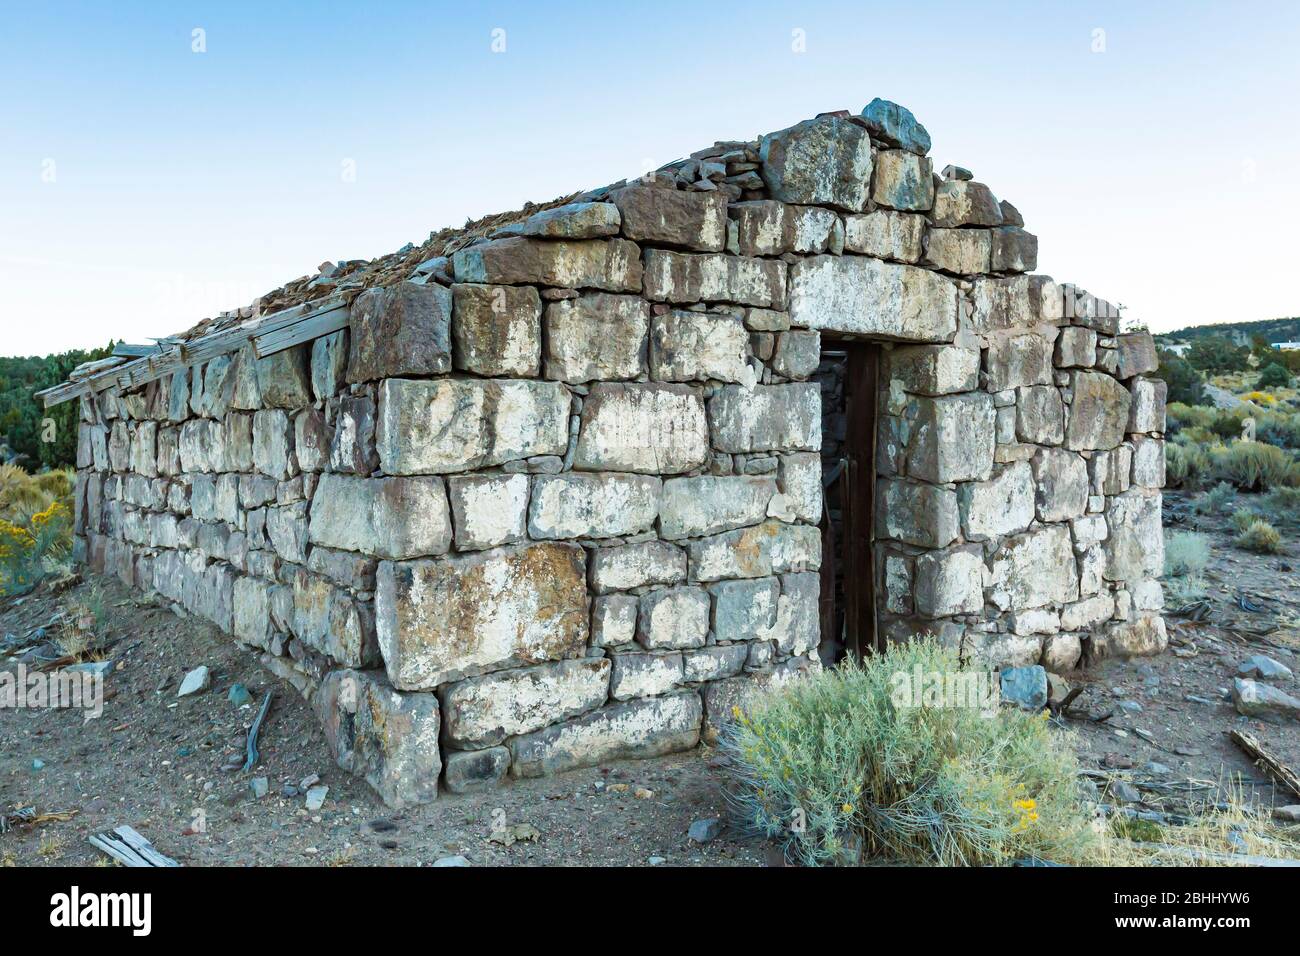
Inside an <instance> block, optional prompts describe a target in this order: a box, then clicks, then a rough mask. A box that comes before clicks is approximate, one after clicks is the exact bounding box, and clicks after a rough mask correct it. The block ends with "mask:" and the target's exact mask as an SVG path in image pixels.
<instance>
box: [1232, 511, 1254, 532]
mask: <svg viewBox="0 0 1300 956" xmlns="http://www.w3.org/2000/svg"><path fill="white" fill-rule="evenodd" d="M1257 518H1259V515H1257V514H1255V512H1253V511H1251V510H1250V509H1249V508H1238V509H1237V510H1236V511H1234V512H1233V513H1232V526H1233V527H1234V528H1236V529H1237V533H1238V534H1241V533H1243V532H1244V531H1245V530H1246V529H1247V528H1249V527H1250V526H1251V525H1252V524H1254V523H1255V520H1256V519H1257Z"/></svg>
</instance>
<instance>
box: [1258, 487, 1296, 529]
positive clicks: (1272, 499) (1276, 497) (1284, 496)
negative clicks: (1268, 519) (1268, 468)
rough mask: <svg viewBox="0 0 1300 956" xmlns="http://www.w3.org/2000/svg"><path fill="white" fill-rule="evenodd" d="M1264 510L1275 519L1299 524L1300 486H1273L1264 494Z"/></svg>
mask: <svg viewBox="0 0 1300 956" xmlns="http://www.w3.org/2000/svg"><path fill="white" fill-rule="evenodd" d="M1264 511H1265V512H1266V513H1267V514H1270V515H1272V516H1273V518H1274V519H1275V520H1277V521H1281V522H1285V523H1288V524H1291V523H1297V524H1300V488H1274V489H1273V490H1272V491H1270V492H1269V493H1268V494H1267V495H1265V496H1264Z"/></svg>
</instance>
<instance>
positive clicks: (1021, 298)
mask: <svg viewBox="0 0 1300 956" xmlns="http://www.w3.org/2000/svg"><path fill="white" fill-rule="evenodd" d="M1039 278H1042V277H1040V276H1033V277H1032V279H1039ZM1032 279H1031V277H1030V276H1023V275H1018V276H1006V277H996V278H986V277H983V276H979V277H977V278H975V279H974V280H973V282H972V285H973V286H974V288H973V289H972V290H971V296H970V298H971V324H972V326H973V327H974V329H975V331H976V332H984V333H987V332H994V331H998V330H1007V329H1025V328H1028V327H1029V326H1033V325H1038V324H1040V323H1047V322H1049V320H1048V319H1047V318H1046V317H1044V316H1042V315H1041V313H1040V309H1039V307H1038V304H1039V303H1040V301H1041V299H1040V298H1037V297H1036V296H1035V288H1036V287H1035V285H1034V283H1033V281H1032Z"/></svg>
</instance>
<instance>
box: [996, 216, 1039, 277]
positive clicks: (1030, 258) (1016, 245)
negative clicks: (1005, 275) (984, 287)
mask: <svg viewBox="0 0 1300 956" xmlns="http://www.w3.org/2000/svg"><path fill="white" fill-rule="evenodd" d="M991 266H992V269H993V271H994V272H1032V271H1034V269H1036V268H1038V237H1037V236H1035V235H1034V234H1033V233H1032V232H1026V231H1025V230H1024V229H1021V228H1020V227H1019V226H998V227H997V228H996V229H994V230H993V255H992V260H991Z"/></svg>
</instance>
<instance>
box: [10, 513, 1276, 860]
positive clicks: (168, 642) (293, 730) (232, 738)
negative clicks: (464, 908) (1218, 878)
mask: <svg viewBox="0 0 1300 956" xmlns="http://www.w3.org/2000/svg"><path fill="white" fill-rule="evenodd" d="M1166 521H1167V523H1168V524H1169V525H1170V526H1172V527H1186V528H1189V529H1194V530H1200V531H1205V532H1207V533H1209V534H1211V535H1212V536H1213V540H1214V543H1215V547H1214V555H1213V559H1212V563H1211V565H1210V567H1209V569H1208V573H1207V579H1208V581H1209V584H1210V596H1209V604H1208V609H1202V611H1201V616H1203V617H1205V618H1206V619H1205V620H1202V621H1196V620H1193V619H1191V618H1190V617H1188V616H1179V615H1177V614H1175V613H1173V610H1174V609H1168V612H1169V617H1168V623H1169V625H1170V633H1171V636H1172V644H1171V647H1170V651H1169V652H1168V653H1166V654H1164V655H1162V656H1160V657H1158V658H1148V659H1144V660H1137V661H1128V662H1123V661H1108V662H1104V663H1103V664H1101V665H1099V666H1097V667H1095V668H1094V669H1092V670H1090V671H1085V672H1081V673H1079V674H1075V675H1070V676H1069V677H1068V680H1069V682H1070V683H1071V684H1072V685H1074V686H1079V685H1083V686H1084V687H1085V692H1084V694H1083V695H1081V696H1080V697H1079V698H1078V699H1077V700H1075V701H1074V704H1073V707H1072V713H1074V714H1075V715H1076V716H1075V717H1074V718H1072V719H1065V720H1063V721H1062V723H1064V724H1065V725H1066V726H1068V727H1070V728H1071V729H1072V730H1074V731H1076V732H1077V735H1078V743H1079V753H1080V758H1081V762H1082V765H1083V767H1084V769H1085V770H1094V771H1098V772H1103V771H1104V772H1105V773H1107V774H1114V775H1118V776H1120V777H1123V778H1127V779H1130V780H1132V781H1133V782H1135V783H1137V784H1138V785H1139V786H1140V787H1141V788H1142V792H1143V795H1144V798H1145V799H1146V800H1147V801H1148V806H1149V807H1155V808H1160V807H1162V806H1164V805H1165V802H1166V798H1168V799H1171V800H1174V801H1175V802H1176V801H1177V800H1179V799H1183V798H1185V797H1186V796H1188V795H1189V794H1190V795H1199V794H1205V795H1211V796H1212V795H1213V794H1214V793H1215V792H1216V791H1217V790H1219V789H1220V788H1221V787H1222V785H1223V784H1225V783H1226V782H1227V781H1229V780H1230V779H1231V778H1232V777H1233V776H1234V775H1240V777H1241V779H1242V780H1243V781H1244V783H1245V785H1246V789H1247V794H1248V795H1249V796H1250V797H1252V798H1253V799H1255V800H1257V801H1260V802H1262V803H1263V804H1265V805H1273V804H1275V803H1276V804H1283V803H1295V802H1297V800H1296V799H1295V798H1294V797H1293V796H1288V795H1287V794H1285V793H1277V794H1275V793H1274V790H1273V786H1272V784H1271V782H1270V781H1268V780H1267V779H1266V778H1265V775H1264V774H1263V772H1262V771H1260V770H1257V769H1256V768H1255V767H1253V766H1252V765H1251V763H1250V761H1249V760H1247V759H1246V757H1245V756H1244V755H1243V754H1242V753H1241V752H1240V751H1239V750H1238V749H1237V748H1236V747H1235V746H1234V745H1233V744H1232V742H1231V741H1230V740H1229V739H1228V737H1227V732H1228V731H1229V730H1230V729H1232V728H1234V727H1241V728H1245V729H1249V730H1250V731H1251V732H1252V733H1254V734H1255V735H1256V736H1257V737H1258V738H1259V739H1260V740H1261V741H1263V742H1264V743H1265V744H1266V745H1267V746H1269V747H1271V748H1272V749H1273V750H1274V751H1275V752H1276V753H1277V754H1278V755H1279V756H1280V757H1281V758H1282V759H1283V760H1284V761H1286V762H1287V763H1288V764H1289V765H1291V766H1292V767H1300V723H1291V724H1289V725H1284V724H1278V723H1268V722H1262V721H1257V720H1248V719H1247V718H1244V717H1240V716H1239V715H1237V713H1236V711H1235V710H1234V709H1233V707H1232V704H1231V702H1230V700H1228V699H1226V698H1225V697H1224V692H1225V691H1226V689H1227V688H1228V687H1230V686H1231V682H1232V675H1233V672H1234V671H1235V669H1236V666H1237V664H1238V662H1239V661H1241V660H1243V659H1244V658H1246V657H1248V656H1250V655H1251V654H1255V653H1265V654H1268V655H1269V656H1272V657H1274V658H1275V659H1277V660H1279V661H1281V662H1282V663H1284V664H1286V665H1288V666H1290V667H1292V668H1293V669H1295V670H1296V671H1297V672H1298V673H1300V630H1297V627H1298V626H1300V587H1297V584H1298V582H1297V575H1296V573H1295V571H1294V570H1293V568H1294V566H1295V564H1296V563H1298V562H1300V550H1298V549H1297V548H1296V545H1295V542H1294V541H1292V542H1291V545H1290V553H1289V554H1287V555H1283V556H1275V557H1260V556H1256V555H1251V554H1247V553H1245V552H1242V551H1239V550H1237V549H1235V548H1233V547H1232V545H1231V537H1230V530H1229V529H1228V522H1227V520H1226V519H1217V518H1216V519H1205V518H1202V517H1199V516H1192V515H1190V513H1189V512H1188V509H1187V508H1186V502H1185V501H1183V500H1181V499H1180V498H1179V497H1178V496H1175V495H1171V496H1169V499H1168V503H1167V518H1166ZM1240 592H1244V593H1245V594H1246V595H1247V602H1246V603H1247V605H1248V606H1250V607H1260V608H1262V609H1263V610H1261V611H1248V610H1244V609H1243V608H1242V607H1241V606H1240V605H1239V604H1238V603H1237V599H1238V595H1239V593H1240ZM90 605H99V606H100V608H101V610H100V612H99V614H98V616H97V620H96V622H95V630H96V631H98V632H99V635H98V636H99V637H100V638H101V639H102V640H103V641H105V642H108V644H109V646H108V649H107V656H108V657H109V658H110V659H112V660H113V661H114V665H113V668H114V669H113V670H112V672H111V673H110V675H109V676H108V677H107V679H106V684H105V694H106V700H105V703H104V710H103V714H102V715H101V716H100V717H99V718H97V719H93V720H85V719H83V715H82V712H81V711H79V710H69V709H63V710H58V709H32V710H25V709H16V710H12V709H6V710H0V814H4V813H9V814H11V815H12V812H13V810H14V808H15V807H18V806H30V807H34V808H35V810H36V812H37V813H38V814H62V813H68V814H70V816H69V817H68V818H67V819H52V820H47V821H45V822H41V823H37V824H30V823H23V822H21V821H19V822H18V823H17V824H16V825H14V826H12V827H11V829H10V831H9V832H8V833H3V834H0V864H5V865H19V866H23V865H92V864H93V865H104V864H105V863H106V862H107V860H106V858H105V857H104V856H103V854H101V853H100V852H99V851H98V850H96V849H94V848H93V847H92V846H91V845H90V844H89V843H88V842H87V837H88V836H89V835H90V834H93V833H98V832H102V831H105V830H109V829H111V828H113V827H115V826H118V825H121V824H129V825H130V826H132V827H134V828H135V829H136V830H138V831H139V832H140V833H141V834H143V835H144V836H146V837H147V838H148V839H150V840H151V841H153V843H154V844H155V846H156V847H157V848H158V849H159V850H160V851H161V852H163V853H165V854H167V855H168V856H171V857H173V858H174V859H176V860H178V861H180V862H181V863H182V864H184V865H191V866H203V865H253V864H263V865H266V864H274V865H295V864H297V865H323V864H330V865H346V864H354V865H403V866H416V865H425V866H427V865H430V864H433V863H434V862H435V861H438V860H441V859H444V858H448V857H455V856H463V857H465V858H466V860H468V861H469V863H470V864H471V865H500V864H506V865H594V864H599V865H610V866H646V865H667V866H744V865H750V866H753V865H763V864H764V863H766V862H771V861H772V860H773V859H774V856H773V853H772V850H771V848H770V846H769V845H768V844H766V843H765V842H762V841H757V840H753V839H744V838H741V837H739V836H738V835H737V834H734V833H732V832H730V831H728V832H726V833H724V835H723V837H721V838H719V839H716V840H713V841H711V842H709V843H706V844H703V845H700V844H695V843H692V842H690V841H689V840H688V839H687V830H688V828H689V826H690V824H691V823H692V821H694V820H698V819H702V818H709V817H723V818H725V817H726V797H725V794H724V792H723V787H724V775H723V773H722V772H721V771H720V770H719V769H718V767H717V765H716V761H715V760H714V757H713V755H712V754H711V753H710V752H709V751H708V750H699V751H696V752H694V753H690V754H683V755H678V756H674V757H669V758H664V759H659V760H651V761H639V762H635V761H634V762H622V763H616V764H612V765H610V766H606V767H601V768H595V769H590V770H583V771H578V772H574V773H570V774H566V775H563V776H560V777H556V778H552V779H548V780H535V781H522V782H517V783H514V784H512V785H510V786H508V787H506V788H504V789H502V790H500V791H497V792H495V793H491V794H486V795H475V796H446V797H440V798H439V800H438V801H436V802H435V803H433V804H430V805H428V806H423V807H416V808H410V809H406V810H401V811H391V810H389V809H387V808H386V807H384V805H383V804H382V803H381V802H380V801H379V800H378V798H377V797H375V795H374V794H373V792H372V791H371V790H370V788H369V787H368V786H366V784H365V783H364V782H362V781H361V780H359V779H357V778H355V777H353V776H351V775H350V774H347V773H345V772H343V771H341V770H339V769H338V768H337V767H335V766H334V764H333V762H332V761H331V760H330V759H329V757H328V756H327V753H326V748H325V743H324V739H323V736H322V734H321V732H320V730H319V728H318V726H317V723H316V720H315V718H314V717H313V715H312V714H311V712H310V709H309V708H308V706H307V705H306V704H305V703H304V702H303V701H302V699H301V698H300V697H299V696H298V695H297V693H296V692H295V691H293V690H292V688H290V687H289V686H288V685H287V684H284V683H282V682H281V681H279V680H277V679H276V678H274V677H273V676H271V675H270V674H268V673H267V672H266V671H264V670H263V669H262V668H261V666H260V665H259V664H258V663H257V661H256V658H255V657H254V655H252V654H251V653H249V652H247V651H245V650H242V649H241V648H239V647H238V646H237V645H236V644H235V643H234V642H233V641H232V640H231V639H230V638H229V637H227V636H225V635H223V634H221V633H220V632H218V631H217V630H216V629H215V628H213V627H210V626H208V625H207V624H204V623H202V622H200V621H198V620H196V619H192V618H180V617H178V616H176V615H175V614H174V613H173V612H172V611H171V610H169V609H166V608H164V607H161V606H156V605H153V604H150V603H148V602H146V601H143V600H141V599H139V598H138V597H136V596H133V595H132V594H131V593H130V592H129V591H127V590H126V589H125V588H123V587H121V586H120V585H119V584H118V583H117V582H115V581H111V580H108V579H96V580H94V581H90V582H81V583H77V584H75V585H73V586H71V587H69V588H67V589H66V590H63V591H61V592H60V593H53V594H52V593H48V590H40V591H37V592H36V593H34V594H32V595H30V596H29V597H27V598H25V599H19V600H18V601H13V602H9V603H8V604H5V605H0V640H3V641H5V642H6V646H7V650H5V651H4V652H3V653H0V668H9V669H13V668H14V666H15V664H14V662H13V661H12V660H11V661H10V662H9V663H7V664H6V663H3V662H4V661H5V659H6V657H8V655H9V654H11V653H13V652H14V650H15V649H18V650H20V651H22V650H25V649H29V648H31V647H33V646H35V647H39V646H40V643H41V641H42V638H43V637H44V638H49V637H52V636H54V635H55V634H56V633H57V632H58V630H59V628H61V627H62V626H63V624H62V623H61V622H60V620H59V617H60V615H64V616H65V617H66V616H67V614H68V609H69V608H73V609H75V608H78V607H85V606H90ZM73 613H74V614H75V613H76V611H75V610H74V611H73ZM51 622H53V623H51ZM40 628H45V629H46V632H45V634H44V635H42V633H41V632H40V631H39V630H38V629H40ZM28 652H29V651H28ZM29 653H30V652H29ZM200 664H205V665H207V666H208V667H209V668H210V670H211V673H212V686H211V687H210V688H209V689H208V690H206V691H204V692H202V693H199V694H197V695H194V696H191V697H186V698H181V699H177V696H176V694H177V689H178V687H179V684H180V681H181V679H182V677H183V676H184V675H185V673H186V672H188V671H189V670H190V669H192V668H194V667H197V666H199V665H200ZM234 684H243V685H244V686H245V687H247V689H248V690H249V691H250V693H251V698H252V699H251V700H250V701H249V702H248V703H243V704H242V705H241V704H236V703H232V702H231V701H230V700H229V699H228V692H229V691H230V688H231V687H232V685H234ZM1294 684H1295V682H1294V681H1293V682H1291V686H1287V687H1286V689H1288V690H1289V691H1290V692H1292V693H1293V694H1294V693H1296V688H1295V686H1294ZM268 690H270V691H272V692H273V693H274V700H273V703H272V705H271V710H270V713H269V716H268V718H267V720H266V722H265V725H264V728H263V730H262V733H261V736H260V741H259V749H260V751H261V759H260V762H259V764H258V765H257V767H256V768H255V769H253V770H252V771H249V772H243V771H242V770H239V769H225V768H226V767H227V766H228V765H231V764H235V763H238V761H239V757H240V756H241V755H242V753H243V750H244V740H245V736H246V733H247V730H248V728H249V726H250V724H251V723H252V721H253V719H254V717H255V714H256V711H257V708H258V706H259V704H260V702H261V699H262V697H263V695H264V694H265V693H266V692H267V691H268ZM1124 702H1127V703H1124ZM1135 705H1136V706H1135ZM1107 714H1109V715H1110V716H1109V717H1107V716H1106V715H1107ZM1153 764H1154V765H1160V766H1153ZM312 775H319V777H320V781H321V782H322V783H324V784H326V785H328V787H329V793H328V796H327V798H326V800H325V803H324V805H323V806H322V807H321V808H320V809H319V810H317V811H308V810H307V809H306V808H305V800H304V796H303V794H302V792H301V784H302V782H303V780H304V778H308V777H310V776H312ZM258 777H266V778H267V779H268V783H269V793H267V794H266V795H265V796H263V797H261V798H257V797H255V796H254V795H253V793H252V790H251V788H250V782H251V781H252V779H253V778H258ZM1189 781H1191V782H1190V783H1189ZM294 788H297V789H294ZM11 818H12V817H11ZM502 823H504V824H505V825H506V827H508V828H513V827H519V828H521V832H522V833H524V834H526V835H529V836H531V838H525V839H521V840H519V841H517V842H514V843H513V844H511V845H508V846H507V845H504V844H502V843H500V842H495V841H493V840H492V839H491V834H492V833H493V832H494V831H499V830H500V829H501V825H502Z"/></svg>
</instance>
